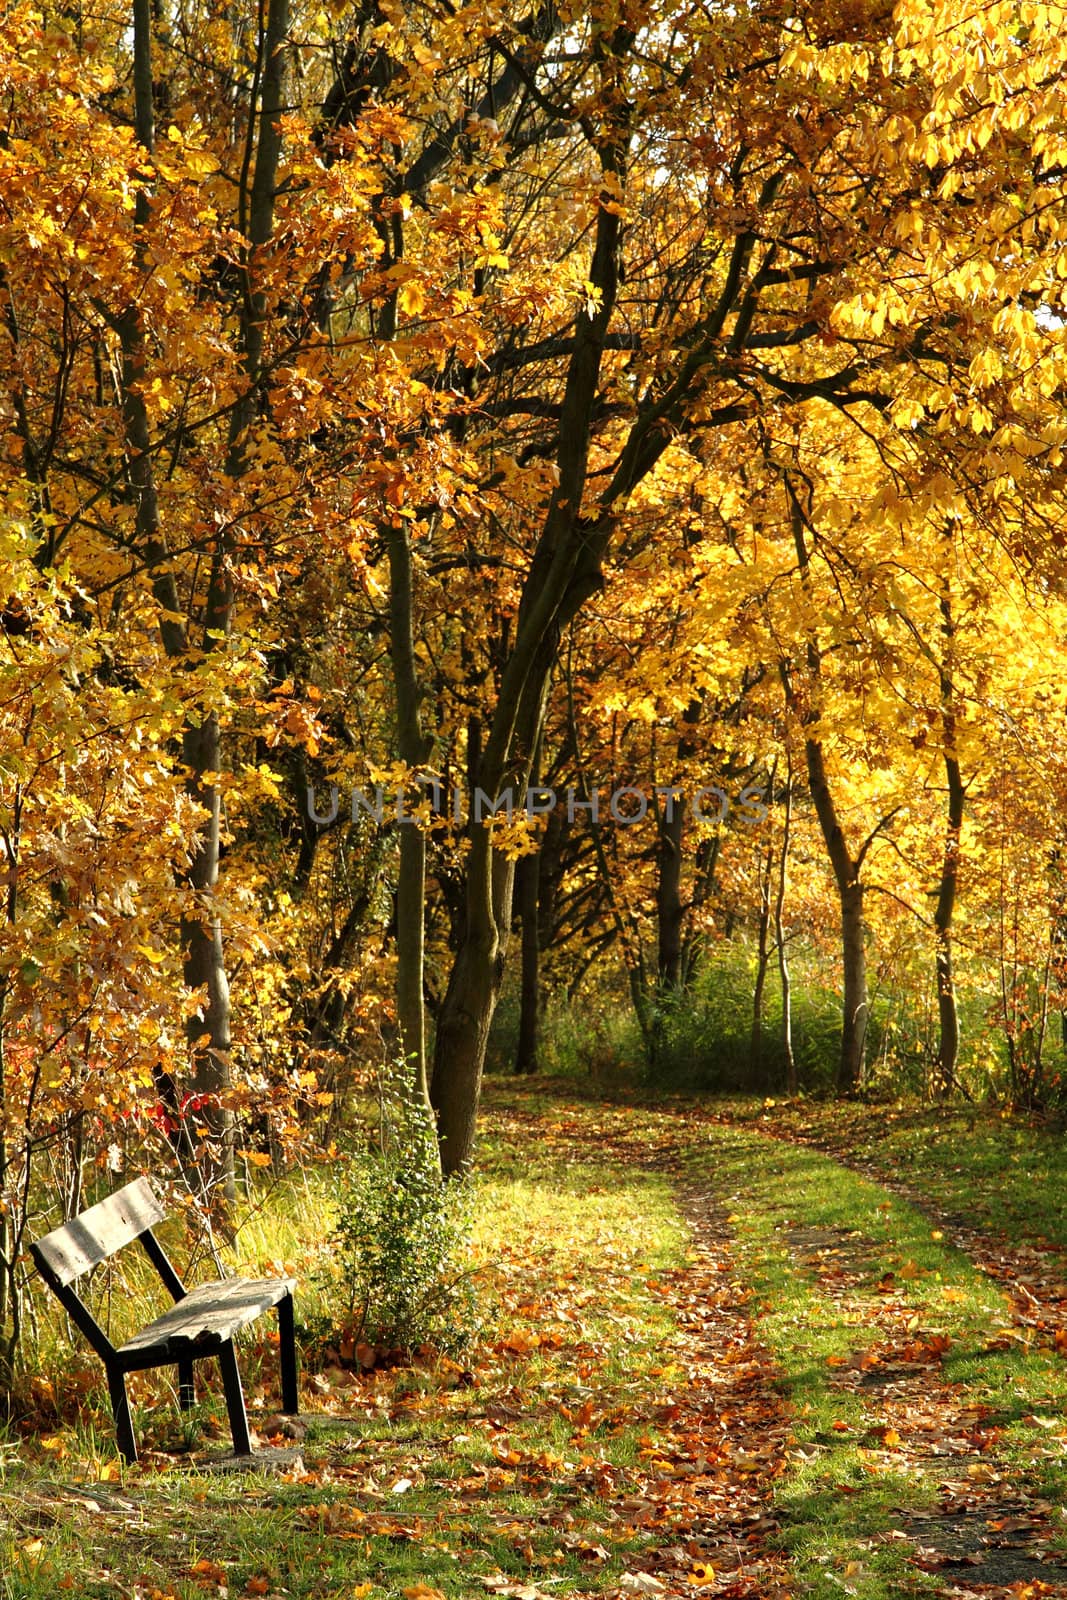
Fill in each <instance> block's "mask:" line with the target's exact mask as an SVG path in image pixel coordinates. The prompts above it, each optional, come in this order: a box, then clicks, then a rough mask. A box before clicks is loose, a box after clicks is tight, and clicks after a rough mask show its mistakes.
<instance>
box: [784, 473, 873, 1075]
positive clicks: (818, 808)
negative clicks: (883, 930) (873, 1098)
mask: <svg viewBox="0 0 1067 1600" xmlns="http://www.w3.org/2000/svg"><path fill="white" fill-rule="evenodd" d="M784 481H785V492H786V501H787V503H788V507H789V519H790V525H791V527H792V532H793V543H794V546H795V548H796V552H797V562H798V565H799V567H800V577H801V582H802V583H803V584H804V586H805V588H806V589H807V588H808V587H809V584H810V576H809V567H810V559H811V558H810V555H809V552H808V548H807V542H806V539H805V516H804V510H803V508H802V506H801V504H800V501H799V499H798V498H797V492H796V490H795V488H794V487H793V483H792V480H791V479H790V477H789V475H788V473H787V474H786V475H785V480H784ZM807 665H808V676H809V681H810V684H811V688H812V690H815V689H816V688H817V686H818V682H819V676H820V670H821V661H820V656H819V649H818V645H817V643H816V641H815V639H814V637H810V638H809V639H808V643H807ZM783 681H784V682H785V686H786V697H787V699H788V700H789V701H790V703H791V704H792V705H793V707H794V709H796V710H798V711H800V706H799V702H798V697H797V695H796V692H795V690H794V689H793V687H792V685H791V683H790V680H789V674H788V672H786V671H785V670H784V668H783ZM819 717H820V712H819V710H818V706H817V703H816V705H815V706H814V707H812V706H811V705H810V703H809V704H808V705H807V706H805V707H804V709H803V711H802V713H801V722H802V725H803V727H804V729H805V736H804V761H805V765H806V767H807V772H808V787H809V789H810V791H811V798H812V803H813V805H814V807H815V815H816V816H817V818H818V820H819V828H820V831H821V833H822V836H823V843H824V844H825V846H826V853H827V855H828V856H829V858H830V866H831V868H832V870H833V874H834V883H835V884H836V886H837V897H838V904H839V906H840V913H841V965H842V979H843V984H842V987H843V995H842V1014H841V1053H840V1055H839V1057H838V1062H837V1078H836V1090H837V1093H838V1095H840V1096H843V1097H846V1098H847V1097H849V1096H852V1095H854V1094H855V1093H856V1092H857V1090H858V1089H859V1086H860V1083H861V1081H862V1078H863V1067H864V1049H865V1045H866V1039H867V1018H868V1009H869V1002H868V998H867V958H866V952H865V950H864V943H863V936H864V929H863V885H862V883H861V881H860V872H861V869H862V867H863V860H864V855H865V853H866V850H867V848H868V846H869V845H870V843H871V840H872V839H873V838H874V836H875V834H876V833H877V832H878V828H876V829H875V830H874V833H872V834H871V835H870V838H868V840H867V843H866V844H865V845H864V846H863V849H862V850H860V851H859V853H858V854H857V855H856V856H853V855H852V853H851V851H850V850H849V847H848V843H847V841H846V839H845V834H844V829H843V828H842V827H841V822H840V820H839V818H838V815H837V807H836V805H835V803H834V797H833V794H832V792H831V790H830V783H829V779H828V777H827V772H826V758H825V753H824V750H823V745H822V740H821V739H820V738H819V735H818V725H819ZM881 826H882V824H881V823H879V824H878V827H879V828H880V827H881Z"/></svg>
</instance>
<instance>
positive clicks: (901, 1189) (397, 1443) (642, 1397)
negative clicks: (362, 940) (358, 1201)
mask: <svg viewBox="0 0 1067 1600" xmlns="http://www.w3.org/2000/svg"><path fill="white" fill-rule="evenodd" d="M1061 1144H1062V1141H1061V1140H1059V1139H1058V1138H1056V1137H1055V1136H1043V1135H1041V1134H1040V1133H1037V1132H1035V1131H1034V1130H1032V1129H1029V1128H1026V1127H1023V1126H1021V1125H1019V1124H1015V1123H1009V1122H1006V1121H1004V1120H1002V1119H996V1118H992V1117H983V1116H979V1115H978V1114H976V1113H975V1114H971V1113H968V1114H959V1115H957V1114H955V1113H953V1114H951V1115H945V1114H937V1115H936V1116H935V1114H934V1113H931V1112H930V1111H919V1110H915V1109H911V1110H909V1109H906V1108H886V1107H879V1108H864V1107H847V1108H842V1107H812V1106H808V1105H797V1104H794V1105H788V1106H773V1105H770V1104H769V1103H759V1104H757V1103H755V1102H749V1103H738V1104H736V1105H723V1104H722V1103H716V1102H708V1101H704V1102H699V1101H695V1100H677V1101H662V1102H660V1103H651V1102H645V1101H641V1100H637V1099H635V1100H633V1101H632V1102H630V1103H625V1102H623V1101H618V1102H616V1103H611V1104H606V1103H603V1102H601V1101H598V1100H595V1099H591V1098H586V1097H583V1096H581V1095H579V1094H578V1093H576V1092H575V1091H574V1089H573V1087H571V1088H568V1087H567V1086H566V1085H556V1084H550V1083H547V1082H545V1081H544V1080H540V1081H537V1080H534V1081H532V1082H529V1083H527V1082H522V1083H519V1082H508V1083H501V1082H500V1081H499V1080H496V1081H493V1082H491V1083H490V1085H489V1087H488V1092H487V1096H486V1119H485V1135H484V1140H483V1147H482V1152H481V1157H482V1158H481V1176H480V1190H479V1207H478V1209H479V1222H478V1239H477V1244H478V1249H479V1252H480V1255H481V1258H482V1263H483V1265H482V1269H481V1273H480V1277H481V1280H482V1302H483V1306H484V1308H485V1325H484V1327H483V1329H482V1331H481V1333H480V1334H479V1336H478V1337H477V1339H476V1340H475V1342H474V1343H473V1344H472V1346H471V1347H470V1350H469V1352H468V1354H467V1355H466V1356H465V1357H464V1359H463V1360H462V1361H444V1360H434V1359H431V1358H430V1357H429V1356H426V1357H424V1358H422V1359H420V1360H418V1361H416V1362H415V1363H413V1364H412V1365H409V1366H405V1367H386V1368H382V1369H379V1368H373V1369H371V1370H370V1371H367V1372H352V1371H345V1370H343V1369H342V1368H341V1367H339V1366H336V1365H334V1366H330V1367H328V1368H327V1369H326V1370H325V1371H322V1372H309V1373H308V1374H306V1375H305V1379H304V1392H303V1396H302V1404H303V1407H304V1414H303V1416H302V1417H301V1418H300V1419H299V1422H298V1423H297V1424H296V1425H295V1426H294V1427H293V1428H292V1430H291V1432H290V1433H289V1434H288V1435H283V1434H281V1433H280V1432H279V1431H278V1429H279V1422H278V1420H277V1419H276V1420H275V1421H273V1422H272V1421H271V1414H272V1410H273V1409H274V1408H276V1406H277V1398H276V1396H274V1395H273V1394H272V1392H271V1388H270V1385H271V1383H272V1382H273V1361H272V1360H271V1359H270V1357H271V1356H272V1355H273V1352H272V1350H271V1349H270V1347H269V1344H264V1345H261V1346H258V1347H251V1348H249V1349H248V1350H246V1352H245V1353H244V1355H243V1357H242V1362H243V1366H244V1368H245V1371H246V1380H247V1388H248V1390H249V1399H250V1412H251V1415H252V1419H253V1423H254V1425H255V1426H257V1427H258V1429H259V1432H260V1436H261V1450H260V1453H259V1454H258V1455H257V1456H256V1457H255V1458H254V1459H253V1463H252V1467H253V1470H243V1471H237V1470H234V1469H233V1465H234V1464H233V1463H232V1459H227V1456H226V1452H225V1448H224V1445H225V1432H224V1428H223V1426H222V1423H221V1421H220V1411H219V1407H218V1404H217V1400H215V1401H214V1402H213V1401H211V1400H209V1399H207V1398H205V1401H204V1403H203V1404H202V1405H200V1406H198V1409H197V1412H196V1413H195V1415H194V1417H193V1419H192V1420H191V1421H189V1420H185V1419H181V1418H179V1417H178V1415H177V1414H176V1413H175V1412H174V1410H173V1408H172V1406H171V1404H170V1403H169V1400H167V1399H166V1397H164V1398H163V1402H162V1403H161V1399H160V1396H161V1384H160V1378H161V1375H159V1374H155V1375H146V1377H145V1379H144V1380H141V1381H140V1382H139V1386H138V1390H137V1402H138V1404H137V1415H136V1426H137V1429H138V1436H139V1438H142V1439H143V1440H144V1448H143V1450H142V1460H141V1462H140V1463H139V1464H138V1465H137V1466H136V1467H133V1468H124V1467H122V1466H121V1464H120V1463H119V1462H118V1461H117V1459H116V1457H115V1453H114V1446H113V1442H112V1438H111V1432H110V1426H109V1421H108V1416H107V1410H106V1404H105V1402H104V1399H103V1395H102V1394H101V1393H100V1391H99V1387H98V1386H97V1387H96V1388H94V1387H91V1386H87V1385H88V1384H90V1382H95V1381H96V1380H95V1377H94V1378H93V1379H92V1380H90V1379H86V1381H85V1383H83V1385H82V1392H81V1394H80V1398H79V1405H78V1409H77V1414H76V1415H74V1414H72V1415H69V1416H68V1415H66V1414H65V1412H64V1408H63V1406H62V1405H60V1404H59V1403H58V1401H57V1400H56V1396H57V1395H58V1394H59V1393H60V1392H61V1391H62V1392H71V1383H70V1381H69V1380H70V1373H69V1372H68V1373H66V1374H63V1373H61V1372H60V1371H59V1370H58V1368H57V1370H56V1371H54V1372H52V1373H51V1374H50V1375H46V1374H42V1375H41V1378H40V1380H39V1397H40V1407H39V1413H38V1415H37V1417H36V1418H33V1419H28V1421H27V1422H26V1424H25V1425H24V1427H23V1428H22V1429H21V1430H19V1429H14V1428H13V1429H11V1430H10V1431H9V1433H8V1434H7V1435H6V1436H5V1437H3V1438H0V1600H9V1597H10V1600H15V1597H19V1600H22V1597H26V1600H44V1597H45V1596H48V1597H53V1596H57V1595H68V1594H69V1595H73V1596H77V1597H82V1596H84V1597H87V1600H105V1597H107V1600H112V1597H119V1596H121V1597H124V1600H171V1597H173V1600H192V1597H194V1596H196V1597H200V1600H203V1597H204V1596H207V1597H212V1596H214V1597H216V1600H226V1597H234V1596H238V1595H263V1596H268V1597H273V1600H282V1597H285V1600H288V1597H294V1600H355V1597H357V1596H358V1597H364V1596H365V1597H367V1600H461V1597H462V1600H468V1597H471V1596H477V1595H482V1596H483V1597H484V1596H487V1595H488V1596H492V1595H500V1596H505V1597H511V1600H555V1597H564V1596H568V1595H589V1596H590V1597H601V1596H602V1597H604V1600H615V1597H619V1600H621V1597H624V1596H625V1597H630V1600H633V1597H642V1596H643V1597H651V1600H656V1597H671V1600H684V1597H699V1596H708V1597H720V1596H721V1597H745V1596H757V1597H766V1600H786V1597H789V1596H794V1595H796V1596H800V1595H812V1596H815V1597H817V1600H821V1597H828V1596H839V1595H840V1594H842V1593H844V1594H849V1595H856V1596H860V1597H862V1600H881V1597H888V1596H910V1595H927V1594H928V1595H943V1596H947V1597H954V1600H971V1597H983V1600H986V1597H991V1596H1001V1595H1005V1596H1017V1597H1019V1600H1030V1597H1036V1596H1067V1511H1065V1508H1067V1492H1065V1491H1067V1405H1065V1401H1067V1287H1065V1281H1067V1254H1065V1251H1067V1181H1065V1174H1064V1171H1063V1167H1064V1158H1063V1156H1062V1155H1061V1149H1060V1147H1061ZM286 1264H287V1265H288V1263H286ZM295 1264H296V1265H297V1266H298V1267H299V1265H300V1263H299V1261H298V1262H296V1263H295ZM248 1265H249V1266H250V1267H251V1268H253V1269H256V1270H264V1269H265V1268H269V1264H265V1263H264V1262H263V1261H261V1260H255V1261H251V1262H249V1263H248ZM263 1356H266V1357H267V1359H265V1360H261V1359H260V1358H261V1357H263ZM75 1387H76V1386H75ZM49 1404H53V1405H54V1407H55V1414H54V1415H52V1416H51V1418H50V1419H49V1416H48V1407H49Z"/></svg>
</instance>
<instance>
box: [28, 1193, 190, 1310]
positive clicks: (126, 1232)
mask: <svg viewBox="0 0 1067 1600" xmlns="http://www.w3.org/2000/svg"><path fill="white" fill-rule="evenodd" d="M165 1220H166V1212H165V1211H164V1210H163V1208H162V1207H161V1205H160V1203H159V1201H158V1200H157V1199H156V1196H155V1192H154V1190H153V1188H152V1185H151V1184H150V1183H149V1181H148V1179H147V1178H138V1179H137V1180H136V1182H135V1183H128V1184H127V1185H126V1187H125V1188H124V1189H120V1190H119V1191H118V1193H117V1194H111V1195H108V1197H107V1199H106V1200H101V1201H99V1202H98V1204H96V1205H95V1206H90V1207H89V1209H88V1211H83V1212H82V1213H81V1215H80V1216H78V1217H75V1218H74V1220H73V1221H72V1222H65V1223H64V1224H63V1226H62V1227H61V1228H53V1229H52V1232H51V1233H46V1234H45V1236H44V1238H43V1239H38V1240H37V1241H36V1243H35V1244H34V1245H33V1247H32V1248H33V1255H34V1257H35V1259H36V1260H37V1263H38V1265H40V1263H41V1262H42V1261H43V1262H44V1263H45V1264H46V1265H47V1266H48V1267H49V1268H50V1269H51V1272H52V1275H53V1277H54V1278H55V1279H56V1280H57V1282H59V1283H60V1284H62V1285H63V1286H64V1287H66V1285H67V1284H71V1283H73V1282H74V1280H75V1279H76V1278H80V1277H81V1275H82V1273H83V1272H88V1271H89V1269H90V1267H96V1266H99V1265H100V1263H101V1261H106V1260H107V1259H108V1257H109V1256H113V1255H114V1254H115V1252H116V1251H118V1250H121V1249H122V1248H123V1247H124V1246H125V1245H128V1244H132V1243H133V1241H134V1239H139V1238H140V1237H141V1235H142V1234H143V1233H145V1232H146V1230H147V1229H149V1228H152V1227H154V1226H155V1225H156V1223H158V1222H163V1221H165Z"/></svg>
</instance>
